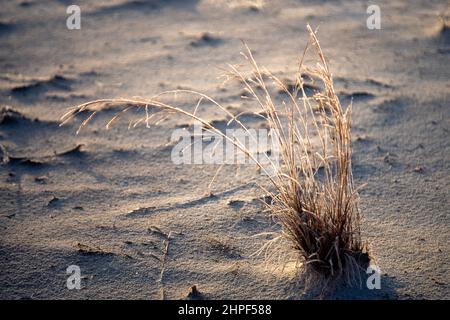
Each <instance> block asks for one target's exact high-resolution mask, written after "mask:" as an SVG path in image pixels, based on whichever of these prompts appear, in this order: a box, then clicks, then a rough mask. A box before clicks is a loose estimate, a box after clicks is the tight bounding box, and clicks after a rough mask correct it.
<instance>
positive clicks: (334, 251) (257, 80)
mask: <svg viewBox="0 0 450 320" xmlns="http://www.w3.org/2000/svg"><path fill="white" fill-rule="evenodd" d="M307 28H308V31H309V35H310V36H309V41H308V44H307V45H306V47H305V50H304V52H303V55H302V56H301V57H300V61H299V65H298V71H297V75H296V79H295V86H294V88H293V89H292V88H288V86H286V85H285V84H284V83H283V82H282V81H281V80H280V79H279V78H277V77H276V76H275V75H273V74H272V73H270V72H269V71H267V70H265V69H264V70H263V69H261V68H260V66H259V65H258V64H257V63H256V61H255V59H254V58H253V55H252V52H251V51H250V49H249V48H248V47H247V46H246V45H245V49H246V51H245V53H243V55H244V57H245V59H246V60H247V61H248V63H249V65H250V67H251V71H250V75H247V74H244V73H243V72H241V71H240V70H239V69H238V68H237V67H235V66H231V65H230V70H229V73H228V78H230V79H235V80H238V81H239V82H240V83H241V84H242V86H243V87H244V89H245V91H246V95H247V96H249V97H250V98H251V99H252V101H254V102H255V103H256V104H257V106H258V107H259V108H260V112H259V113H258V114H259V115H262V116H263V117H264V118H265V122H266V124H267V126H268V127H269V128H270V129H273V131H274V132H276V133H277V134H276V137H275V138H276V140H277V143H278V146H279V150H280V156H281V160H282V161H281V165H276V164H274V163H273V162H271V161H270V159H269V163H270V165H271V166H272V168H271V169H272V172H269V171H268V170H267V166H266V165H264V164H263V163H262V162H261V161H259V160H258V159H257V157H255V156H254V155H253V154H252V153H251V152H250V150H249V149H248V148H246V147H245V146H244V145H243V144H242V143H240V142H239V140H236V139H233V138H231V137H229V136H227V135H225V134H224V133H223V132H222V131H221V130H219V129H218V128H216V127H214V126H213V125H212V124H211V123H210V122H208V121H206V120H204V119H203V118H201V117H200V116H198V115H197V114H196V113H197V109H198V107H199V105H200V103H202V102H203V101H208V102H209V103H211V104H213V105H215V106H216V107H217V108H218V109H219V110H221V111H222V112H224V113H225V114H226V115H227V116H229V117H230V122H229V123H231V122H235V123H237V124H238V125H239V126H241V127H242V128H243V129H244V130H245V131H246V132H247V133H249V134H250V132H249V130H248V129H247V127H246V126H245V125H244V124H243V123H242V122H241V121H240V120H239V117H238V116H234V115H233V114H232V113H231V112H229V111H228V110H227V109H226V108H224V107H223V106H222V105H221V104H219V103H218V102H216V101H215V100H214V99H212V98H211V97H209V96H207V95H204V94H202V93H199V92H196V91H191V90H174V91H166V92H163V93H160V94H158V95H157V96H154V97H152V98H150V99H142V98H134V99H102V100H95V101H91V102H87V103H84V104H81V105H79V106H77V107H74V108H72V109H71V110H70V111H69V112H67V113H66V114H65V115H64V116H63V117H62V119H61V120H62V124H64V123H66V122H67V121H69V120H70V119H71V118H73V117H75V116H76V115H77V114H80V113H81V112H82V111H85V110H90V111H91V112H92V113H91V114H90V115H89V116H88V117H87V118H86V120H84V121H83V122H82V123H81V125H80V128H79V130H80V129H81V128H82V127H84V126H85V125H86V124H87V123H88V122H89V121H91V120H92V118H93V117H94V116H95V115H96V114H97V113H98V112H99V111H100V110H101V109H102V108H103V107H104V106H105V105H120V106H125V107H124V108H123V109H122V110H121V111H120V112H118V113H117V114H116V115H115V116H114V117H113V118H112V119H111V120H110V121H109V122H108V124H107V127H110V126H111V125H112V124H113V123H114V121H115V120H117V118H119V117H120V116H121V115H123V114H124V113H125V112H127V111H129V110H131V109H138V110H142V111H143V116H142V117H141V118H138V119H136V120H132V121H130V123H129V127H136V126H137V125H139V124H142V123H144V124H146V125H147V126H150V124H153V123H154V122H156V121H160V120H161V119H164V117H167V116H171V115H173V114H181V115H184V116H187V117H190V118H192V119H194V120H196V121H198V122H200V123H201V124H202V125H203V127H204V128H205V130H206V131H210V132H212V133H214V134H216V135H219V136H220V137H222V138H223V139H225V140H226V141H227V142H230V143H233V144H234V145H235V146H236V147H237V149H238V150H240V151H241V152H242V153H244V155H246V156H247V157H249V158H250V159H251V160H252V161H253V162H254V163H255V164H256V165H257V166H258V167H259V168H260V169H261V170H262V171H263V172H265V173H266V174H267V178H268V179H269V181H270V183H271V185H272V191H271V192H270V194H271V197H272V201H271V203H269V204H268V206H269V209H270V212H271V214H272V215H273V216H274V217H275V219H276V221H277V222H278V223H279V224H280V225H281V226H282V232H281V235H280V237H278V238H277V239H284V240H286V241H287V242H288V243H289V244H290V247H291V248H292V250H293V252H296V254H297V257H298V260H299V261H301V262H302V264H303V265H304V266H305V267H306V268H305V269H306V270H307V271H312V272H314V273H317V274H319V275H322V276H323V277H324V278H327V279H337V278H341V277H344V279H345V280H346V281H347V282H348V283H349V284H355V283H357V282H358V281H360V278H359V274H360V269H361V268H362V267H364V265H365V264H367V263H368V258H369V257H368V254H367V253H366V248H365V245H364V244H363V242H362V240H361V231H360V225H361V214H360V210H359V207H358V201H359V199H358V193H357V190H356V188H355V187H354V183H353V176H352V162H351V161H352V145H351V133H350V129H351V105H350V106H349V107H347V108H346V109H345V110H344V108H343V107H342V106H341V104H340V101H339V99H338V97H337V95H336V93H335V90H334V87H333V78H332V74H331V71H330V69H329V66H328V63H327V61H326V59H325V57H324V54H323V52H322V49H321V46H320V44H319V41H318V39H317V37H316V34H315V32H314V31H313V30H312V29H311V27H310V26H309V25H308V27H307ZM310 50H313V52H314V56H315V57H316V60H317V61H316V65H315V66H312V67H309V66H305V64H304V60H305V56H306V55H307V54H308V52H309V51H310ZM306 76H307V78H310V79H314V80H315V81H316V82H318V83H319V84H320V88H321V90H319V91H316V92H314V93H313V94H312V95H310V96H308V95H307V93H306V91H307V90H306V89H305V87H306V85H305V80H304V78H306ZM270 85H275V86H277V87H278V88H279V89H281V91H282V92H284V93H285V95H286V96H287V101H283V102H282V103H280V102H278V100H277V98H276V97H274V95H273V94H272V93H271V90H270V88H269V87H270ZM279 91H280V90H279ZM170 94H177V95H178V94H188V95H194V96H196V97H197V98H198V103H197V105H196V107H195V110H194V112H189V111H186V108H181V107H177V106H173V105H171V104H168V103H165V102H162V97H163V96H167V95H170ZM157 119H159V120H157ZM250 138H251V139H255V141H256V137H253V136H250ZM273 172H274V173H275V174H273ZM265 191H266V192H267V190H265Z"/></svg>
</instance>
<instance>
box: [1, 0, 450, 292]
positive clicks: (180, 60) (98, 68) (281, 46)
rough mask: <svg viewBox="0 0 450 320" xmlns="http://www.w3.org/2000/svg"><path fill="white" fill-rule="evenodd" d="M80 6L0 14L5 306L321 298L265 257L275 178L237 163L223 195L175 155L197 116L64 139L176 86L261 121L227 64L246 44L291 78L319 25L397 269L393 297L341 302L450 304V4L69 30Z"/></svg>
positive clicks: (177, 13)
mask: <svg viewBox="0 0 450 320" xmlns="http://www.w3.org/2000/svg"><path fill="white" fill-rule="evenodd" d="M71 3H72V1H65V0H60V1H49V0H43V1H32V0H20V1H19V0H14V1H13V0H11V1H3V2H2V5H1V9H0V47H1V50H0V66H1V74H0V104H1V114H0V145H1V146H2V151H1V158H3V160H4V161H3V160H2V165H1V166H0V298H2V299H30V298H31V299H48V298H50V299H95V298H101V299H103V298H105V299H108V298H119V299H122V298H123V299H160V298H162V294H164V298H166V299H183V298H186V297H187V295H188V293H189V288H190V287H191V286H192V285H194V284H195V285H197V287H198V289H199V290H200V291H201V292H202V293H203V294H204V296H205V297H207V298H213V299H224V298H232V299H243V298H256V299H259V298H273V299H302V298H308V297H311V296H310V295H308V294H303V293H302V292H303V290H302V289H303V286H302V282H301V281H299V279H298V277H295V274H294V269H293V268H289V267H287V268H286V270H284V271H283V272H281V271H280V270H277V269H274V268H273V267H274V266H273V265H269V266H268V265H267V264H266V263H265V262H264V258H263V257H260V256H252V253H253V252H255V251H256V250H257V249H258V248H260V247H261V246H262V245H263V244H264V243H265V241H266V240H267V239H265V238H264V237H255V236H254V235H256V234H259V233H262V232H269V231H276V230H278V227H277V226H276V225H275V224H274V223H273V222H272V221H271V220H270V219H269V218H268V217H267V215H266V214H265V213H264V212H262V208H261V205H260V204H259V201H258V199H259V198H260V197H261V195H262V193H261V191H260V189H259V188H258V187H257V186H256V184H255V183H247V182H248V181H250V179H252V178H254V177H255V176H256V177H257V180H258V179H259V180H261V179H263V178H262V177H258V174H257V172H256V170H255V168H254V167H249V168H246V169H245V170H242V168H241V170H237V169H236V168H235V167H233V166H228V167H225V169H224V170H222V172H221V173H220V174H219V176H218V177H217V182H216V183H215V184H214V185H213V187H212V190H208V184H209V182H210V180H211V178H212V176H213V175H214V173H215V167H212V166H206V165H175V164H173V163H172V162H171V161H170V154H171V150H172V147H173V143H171V142H170V136H171V133H172V132H173V130H174V129H175V128H177V127H180V126H182V125H183V124H188V120H187V119H180V120H177V121H169V122H167V123H163V124H161V125H159V126H156V127H155V126H153V127H151V128H150V129H147V128H144V127H141V128H136V129H134V130H130V131H129V130H128V129H127V125H126V123H119V124H118V125H117V126H115V127H113V129H111V130H109V131H105V130H104V129H103V127H102V126H103V123H104V122H101V121H97V122H94V123H93V124H92V125H89V126H87V127H86V128H85V129H84V130H83V131H82V132H81V133H80V135H78V136H76V135H75V131H76V128H77V125H78V124H77V123H70V124H69V125H67V126H65V127H61V128H60V127H58V121H59V120H58V119H59V117H60V116H61V115H62V114H63V113H64V112H65V110H66V108H67V107H70V106H73V105H75V104H78V103H82V102H85V101H87V100H91V99H97V98H105V97H131V96H151V95H153V94H155V93H157V92H160V91H162V90H167V89H176V88H190V89H195V90H199V91H202V92H205V93H207V94H209V95H211V96H213V97H215V98H216V99H217V100H218V101H219V102H221V103H222V104H224V105H226V106H228V107H230V109H232V110H234V111H235V112H242V111H252V110H253V109H252V108H254V106H253V105H252V104H251V103H250V102H248V101H243V100H242V99H241V98H240V96H241V93H242V90H241V89H239V88H237V87H231V88H230V87H223V86H222V85H221V80H220V79H218V78H217V77H218V76H219V75H220V74H221V70H220V68H223V67H226V65H227V63H233V64H235V63H242V59H241V57H240V55H239V51H240V50H241V49H242V44H241V39H243V40H245V41H246V42H247V43H248V45H249V46H250V47H251V48H252V49H253V51H254V55H255V58H256V59H257V60H258V61H259V63H260V64H262V65H264V66H266V67H267V68H268V69H270V70H271V71H273V72H274V73H275V74H276V75H278V76H279V77H281V78H282V79H289V78H292V76H293V75H294V73H295V70H296V61H297V59H298V56H299V53H300V52H301V50H302V49H303V46H304V45H305V41H306V39H307V33H306V24H307V23H308V22H309V23H310V24H312V25H313V26H320V29H319V38H320V41H321V44H322V46H323V49H324V51H325V53H326V54H327V56H328V58H329V60H330V64H331V67H332V70H333V73H334V78H335V85H336V88H337V90H338V91H339V93H340V96H341V98H342V99H343V102H346V101H347V102H348V101H349V98H350V97H351V96H353V102H354V110H353V134H354V137H353V139H354V175H355V179H356V183H357V184H358V185H362V184H364V183H367V185H366V186H365V187H364V189H363V190H362V191H361V206H362V210H363V214H364V224H363V235H364V237H365V238H366V239H367V240H368V241H369V242H370V244H371V247H372V250H373V252H374V253H375V256H376V258H377V263H378V264H379V266H380V268H381V270H382V279H381V286H382V287H381V289H380V290H372V291H369V290H367V289H366V290H363V289H362V290H360V289H345V288H343V289H340V290H338V291H336V292H333V293H330V295H329V296H328V297H329V298H350V299H360V298H368V299H372V298H374V299H424V298H425V299H436V298H437V299H448V298H450V272H449V270H450V264H449V256H450V249H449V246H448V244H449V242H450V230H449V227H450V203H449V199H450V179H449V173H450V139H449V130H450V120H449V119H450V107H449V101H448V99H449V92H450V90H449V89H450V85H449V81H448V79H449V76H450V68H449V66H450V64H449V62H450V56H449V53H450V30H449V29H448V28H443V27H442V23H441V21H440V20H439V18H438V15H443V16H444V17H446V18H447V19H448V18H449V16H448V15H449V8H448V3H447V2H446V1H387V0H386V1H377V4H378V5H379V6H380V8H381V14H382V15H381V17H382V20H381V25H382V29H381V30H368V29H367V28H366V18H367V14H366V8H367V4H366V3H365V2H361V1H338V0H336V1H290V0H283V1H265V3H262V2H257V3H256V4H255V2H251V1H244V0H243V1H238V0H236V1H233V0H229V1H227V0H217V1H212V0H199V1H194V0H189V1H178V0H171V1H131V0H115V1H79V5H80V6H81V12H82V20H81V21H82V27H81V30H68V29H67V28H66V24H65V22H66V17H67V14H66V7H67V6H68V5H69V4H71ZM205 35H207V36H205ZM113 111H114V110H109V111H105V113H104V114H102V115H100V116H99V118H100V120H101V119H103V120H105V119H107V118H108V117H110V116H111V115H112V112H113ZM202 112H203V114H204V115H206V116H207V117H209V118H210V119H216V120H218V121H220V120H223V119H222V118H220V117H221V116H220V115H219V114H218V113H217V112H216V110H215V109H214V108H207V107H205V109H204V110H202ZM254 121H256V120H254ZM7 156H9V162H7V161H6V158H7ZM210 191H212V193H213V195H212V196H211V195H210V194H209V193H210ZM169 233H170V235H171V237H170V241H169V250H168V254H167V259H166V261H165V266H164V273H163V278H162V281H158V279H159V277H160V273H161V268H162V262H161V260H163V256H164V248H165V244H166V243H165V242H164V241H165V239H166V235H168V234H169ZM272 264H273V263H272ZM69 265H78V266H80V268H81V273H82V276H83V277H82V289H81V290H68V289H67V288H66V279H67V275H66V268H67V267H68V266H69Z"/></svg>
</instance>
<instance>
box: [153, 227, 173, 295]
mask: <svg viewBox="0 0 450 320" xmlns="http://www.w3.org/2000/svg"><path fill="white" fill-rule="evenodd" d="M171 236H172V231H169V233H168V234H166V239H165V240H164V241H163V247H164V248H163V257H162V259H161V272H160V274H159V279H158V280H157V282H158V283H159V285H160V294H161V300H164V299H165V294H164V286H163V277H164V271H165V269H166V259H167V256H168V254H169V244H170V239H171Z"/></svg>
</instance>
